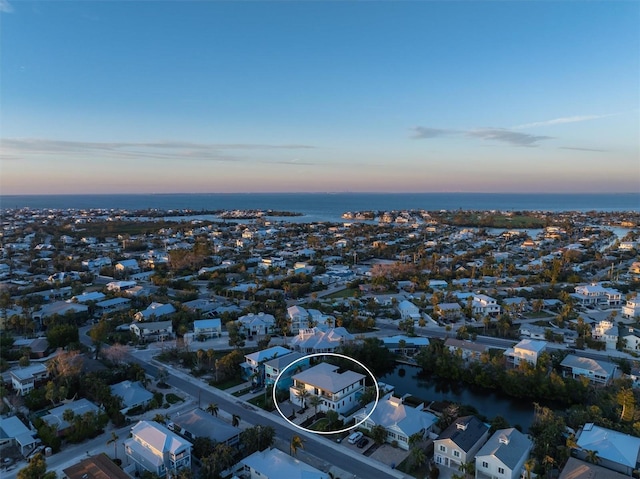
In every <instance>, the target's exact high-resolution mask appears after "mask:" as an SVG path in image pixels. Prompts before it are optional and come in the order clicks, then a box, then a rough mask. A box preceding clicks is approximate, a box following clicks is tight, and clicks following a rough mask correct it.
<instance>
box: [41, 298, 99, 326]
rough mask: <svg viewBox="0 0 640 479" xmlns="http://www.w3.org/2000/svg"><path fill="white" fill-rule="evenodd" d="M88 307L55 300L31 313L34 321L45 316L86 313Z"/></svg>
mask: <svg viewBox="0 0 640 479" xmlns="http://www.w3.org/2000/svg"><path fill="white" fill-rule="evenodd" d="M88 311H89V307H88V306H85V305H84V304H78V303H67V302H66V301H56V302H55V303H50V304H45V305H43V306H42V307H41V308H40V309H39V310H38V311H35V312H34V313H33V315H32V318H33V320H34V321H40V322H42V320H43V319H45V318H50V317H52V316H55V315H59V316H64V315H67V314H82V313H88Z"/></svg>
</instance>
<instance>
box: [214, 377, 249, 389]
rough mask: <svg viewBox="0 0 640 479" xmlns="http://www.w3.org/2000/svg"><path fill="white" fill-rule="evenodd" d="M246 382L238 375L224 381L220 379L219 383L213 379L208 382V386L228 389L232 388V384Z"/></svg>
mask: <svg viewBox="0 0 640 479" xmlns="http://www.w3.org/2000/svg"><path fill="white" fill-rule="evenodd" d="M244 382H246V380H245V379H242V378H240V377H236V378H231V379H227V380H226V381H220V382H219V383H216V382H214V381H211V382H209V385H210V386H213V387H214V388H218V389H223V390H224V389H229V388H232V387H234V386H238V385H240V384H242V383H244Z"/></svg>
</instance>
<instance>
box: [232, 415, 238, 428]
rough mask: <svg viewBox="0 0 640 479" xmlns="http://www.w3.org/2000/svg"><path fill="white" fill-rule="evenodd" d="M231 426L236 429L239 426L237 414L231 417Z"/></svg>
mask: <svg viewBox="0 0 640 479" xmlns="http://www.w3.org/2000/svg"><path fill="white" fill-rule="evenodd" d="M231 425H232V426H233V427H238V426H239V425H240V416H238V415H237V414H234V415H233V416H232V417H231Z"/></svg>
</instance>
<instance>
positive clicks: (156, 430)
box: [124, 421, 192, 477]
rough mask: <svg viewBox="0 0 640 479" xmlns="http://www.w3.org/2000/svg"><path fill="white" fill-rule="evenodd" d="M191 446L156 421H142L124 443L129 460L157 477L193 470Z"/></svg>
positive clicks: (139, 469) (140, 469)
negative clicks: (181, 470) (185, 469)
mask: <svg viewBox="0 0 640 479" xmlns="http://www.w3.org/2000/svg"><path fill="white" fill-rule="evenodd" d="M191 447H192V444H191V443H190V442H189V441H187V440H186V439H183V438H181V437H180V436H178V435H177V434H175V433H173V432H171V431H170V430H169V429H167V428H166V427H164V426H163V425H161V424H158V423H157V422H155V421H140V422H138V424H136V425H135V426H133V427H132V428H131V438H130V439H128V440H126V441H125V443H124V450H125V454H126V455H127V457H128V458H129V459H130V460H131V461H133V462H134V463H135V468H136V471H137V472H142V471H143V470H146V471H149V472H152V473H153V474H156V475H158V476H161V477H162V476H166V475H168V474H169V473H170V472H172V471H174V472H175V471H178V470H180V469H183V468H190V467H191Z"/></svg>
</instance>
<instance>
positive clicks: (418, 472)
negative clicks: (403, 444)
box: [396, 456, 429, 479]
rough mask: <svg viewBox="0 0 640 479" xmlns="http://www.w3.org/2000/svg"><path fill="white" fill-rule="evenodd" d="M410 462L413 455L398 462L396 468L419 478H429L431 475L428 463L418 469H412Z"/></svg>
mask: <svg viewBox="0 0 640 479" xmlns="http://www.w3.org/2000/svg"><path fill="white" fill-rule="evenodd" d="M409 464H411V456H408V457H407V458H406V459H405V460H404V461H402V462H401V463H400V464H398V466H397V467H396V469H397V470H398V471H402V472H405V473H407V474H409V475H411V476H413V477H415V478H417V479H427V478H428V477H429V467H428V466H427V465H426V464H425V465H423V466H420V467H419V468H416V469H411V468H410V467H409Z"/></svg>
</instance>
